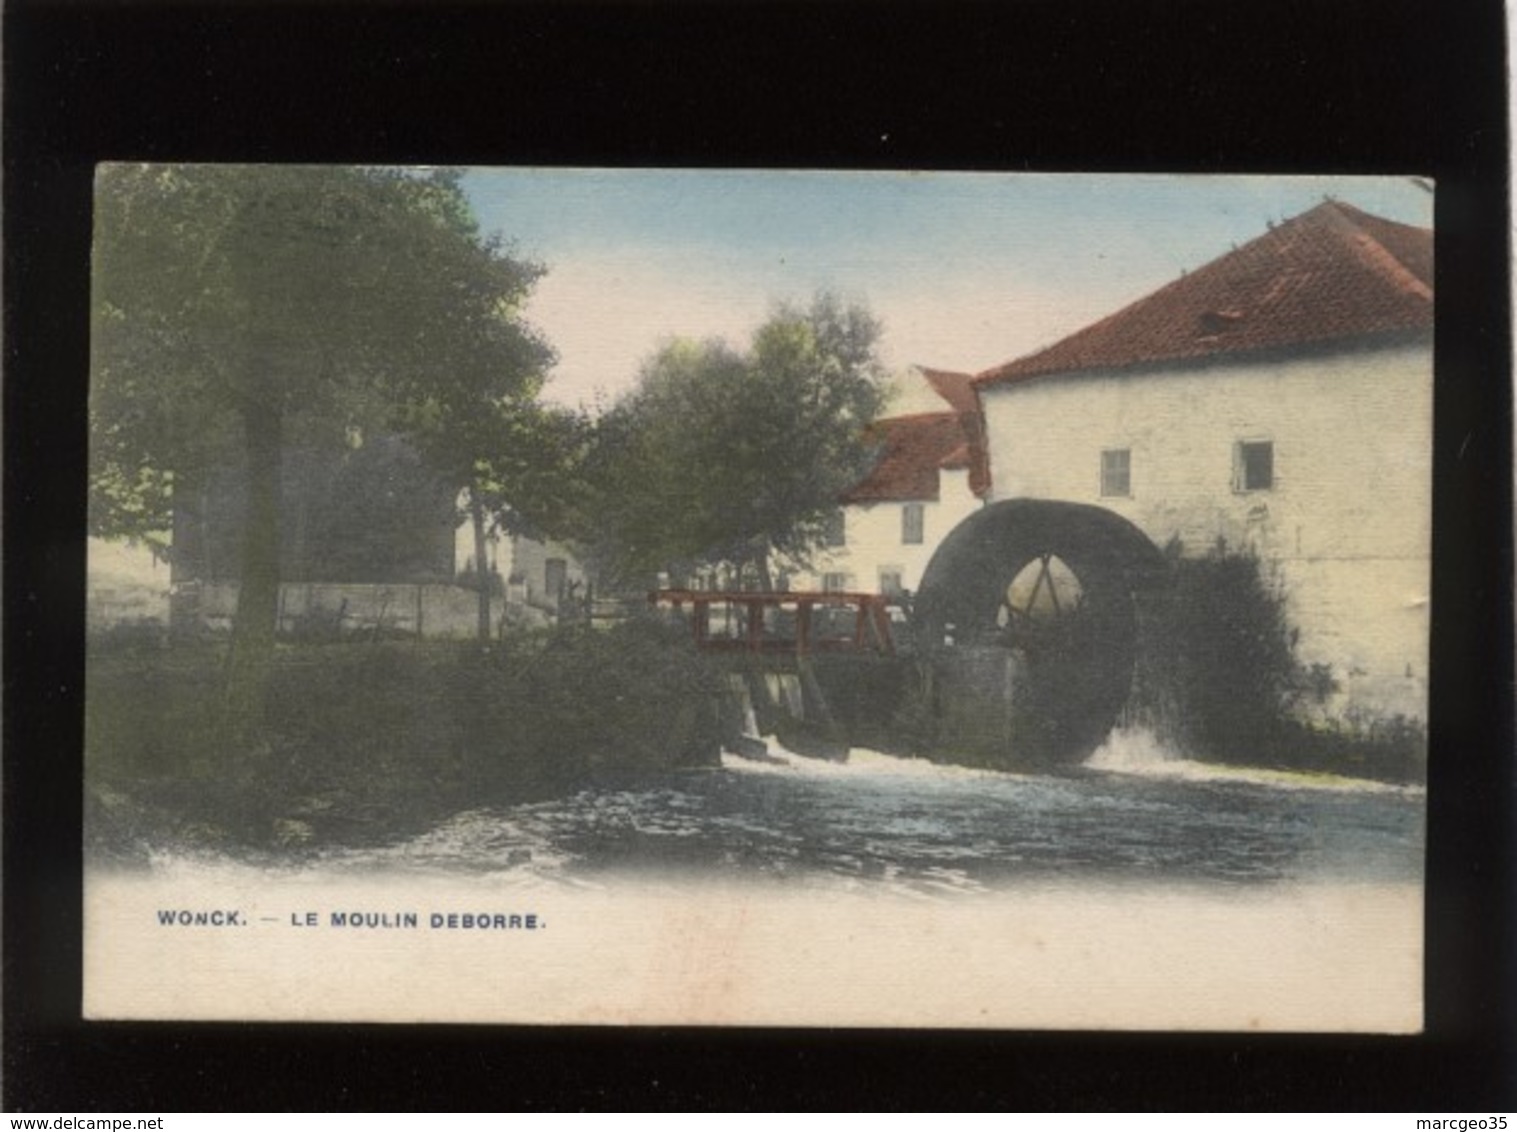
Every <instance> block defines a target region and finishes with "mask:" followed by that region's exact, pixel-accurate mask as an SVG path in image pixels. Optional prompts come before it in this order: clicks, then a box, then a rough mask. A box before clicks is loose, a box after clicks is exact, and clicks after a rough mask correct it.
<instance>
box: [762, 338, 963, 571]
mask: <svg viewBox="0 0 1517 1132" xmlns="http://www.w3.org/2000/svg"><path fill="white" fill-rule="evenodd" d="M912 378H913V382H912V384H915V385H916V386H917V389H916V390H912V389H910V388H909V387H908V389H907V401H908V405H909V406H910V407H915V406H916V405H919V404H923V403H926V404H927V405H929V406H932V405H933V402H936V406H935V407H932V408H931V411H928V412H913V413H909V414H905V415H901V416H894V417H887V418H884V419H882V420H880V421H877V422H876V423H875V426H874V436H875V439H876V440H877V441H878V443H879V445H880V453H879V457H878V459H877V461H876V463H875V466H874V468H873V469H872V470H871V471H870V473H869V475H867V476H866V477H865V478H864V479H863V480H862V481H861V482H860V483H858V484H856V485H855V486H854V487H853V488H852V489H851V490H849V491H848V492H847V493H846V494H845V495H844V496H843V498H842V500H841V502H842V504H843V505H842V506H841V507H840V508H839V509H838V513H837V515H836V516H835V518H834V524H833V529H832V531H831V532H830V539H829V543H830V545H829V546H828V547H827V549H826V550H825V551H823V552H821V553H819V554H818V555H817V556H816V559H815V561H814V562H813V563H812V569H811V570H810V571H807V572H804V573H801V574H792V575H791V576H790V579H789V580H790V584H791V587H792V588H794V589H826V590H852V591H867V592H873V593H886V594H890V593H900V592H901V591H903V590H904V591H908V592H913V593H914V592H915V591H916V589H917V588H918V586H919V585H920V583H921V580H922V571H923V570H925V569H926V567H927V563H928V560H929V559H931V558H932V554H933V551H935V550H936V549H937V546H938V543H939V542H941V541H942V539H943V536H944V535H946V534H947V533H948V532H949V531H951V530H952V529H953V528H954V527H955V526H956V525H958V523H959V522H960V521H961V520H962V519H963V518H964V517H965V516H966V515H968V514H970V513H971V512H972V511H974V510H976V509H977V508H978V507H980V505H981V503H982V497H983V495H984V493H985V490H986V487H987V484H986V483H985V478H984V468H985V465H984V456H983V451H982V448H981V445H980V443H979V436H980V423H979V411H978V406H977V405H976V402H975V397H974V390H973V389H972V388H971V386H970V381H971V379H970V377H969V375H968V374H960V373H949V372H946V371H943V370H933V369H926V368H923V367H914V371H913V374H912ZM945 405H946V406H947V408H946V409H945V408H944V407H943V406H945Z"/></svg>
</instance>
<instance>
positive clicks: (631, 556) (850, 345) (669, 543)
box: [586, 293, 884, 588]
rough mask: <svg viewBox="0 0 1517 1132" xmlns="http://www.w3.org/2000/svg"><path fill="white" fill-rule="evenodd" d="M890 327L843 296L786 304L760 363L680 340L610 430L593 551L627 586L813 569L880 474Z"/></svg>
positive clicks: (753, 347) (763, 340)
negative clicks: (852, 503)
mask: <svg viewBox="0 0 1517 1132" xmlns="http://www.w3.org/2000/svg"><path fill="white" fill-rule="evenodd" d="M879 336H880V324H879V322H878V321H877V320H876V319H875V318H874V317H873V316H872V315H870V313H869V312H868V311H867V310H866V309H865V308H864V307H862V306H859V305H856V304H847V303H844V302H843V301H841V300H840V299H838V298H837V297H836V296H834V295H831V294H825V293H824V294H820V295H818V296H817V297H816V298H815V299H813V301H812V302H811V304H810V305H809V306H807V307H805V308H799V307H796V306H794V305H789V304H787V305H782V306H780V307H779V308H778V309H777V310H776V311H775V312H774V314H773V315H772V316H771V317H770V318H769V319H768V321H766V322H765V323H764V324H763V325H762V326H761V327H759V329H758V330H757V331H756V332H755V333H754V335H753V338H752V341H751V344H750V347H749V349H748V351H747V352H746V353H739V352H737V351H735V350H733V349H731V348H730V347H729V346H727V345H726V344H725V343H722V342H715V341H712V342H691V341H688V340H674V341H671V342H668V343H666V344H665V345H664V346H663V347H662V348H661V349H660V350H659V351H658V352H657V353H656V354H654V355H653V357H652V358H650V359H649V360H648V362H646V363H645V365H644V367H643V370H642V373H641V375H640V377H639V380H638V385H637V387H636V388H635V390H634V391H633V392H632V393H631V394H630V395H629V396H627V397H626V398H624V399H623V400H622V401H621V402H619V403H618V404H616V405H615V406H613V408H612V409H611V410H610V411H609V412H608V413H607V414H606V415H605V416H604V417H603V418H602V420H601V421H600V422H599V424H598V427H597V440H596V445H595V449H594V451H593V453H592V454H591V456H590V458H589V461H588V466H587V470H586V476H587V478H588V480H589V482H590V483H591V484H592V485H594V492H595V500H596V502H595V503H594V504H593V505H592V506H591V507H590V509H589V514H590V516H591V524H590V525H591V528H592V529H591V530H590V531H589V532H588V533H589V538H588V539H587V541H588V542H589V543H590V544H591V549H590V551H589V553H590V554H591V555H592V556H596V557H599V558H600V559H601V560H602V561H603V562H604V563H605V567H606V568H609V569H610V570H611V571H612V572H613V573H615V574H616V575H618V576H619V577H620V578H621V579H623V580H624V581H629V580H631V579H634V578H644V577H646V576H648V575H650V574H652V573H655V572H657V571H659V570H666V569H672V570H678V569H679V568H680V567H681V566H687V565H692V564H697V563H707V564H711V563H726V564H729V565H732V566H735V567H737V568H738V569H740V570H741V569H748V570H751V571H753V572H754V573H755V574H756V575H757V577H758V579H759V581H760V584H761V585H762V586H764V588H771V586H772V582H771V579H770V571H769V563H770V560H771V557H772V556H774V555H776V554H777V555H779V556H782V557H784V558H787V559H791V560H795V561H798V562H805V561H807V559H808V558H809V556H810V554H811V553H812V552H813V551H814V550H815V549H816V548H817V547H818V546H819V545H821V543H822V541H823V538H824V535H825V531H826V526H827V521H828V519H829V517H830V516H831V515H832V513H833V512H834V511H835V509H836V508H837V505H838V498H839V496H840V495H841V494H842V493H843V492H844V491H845V490H846V489H847V488H848V487H850V486H851V485H852V484H854V483H856V482H857V481H858V480H859V478H861V477H862V475H863V474H864V473H865V472H866V471H867V470H868V467H869V464H870V461H871V459H872V456H873V453H872V451H871V449H870V446H869V444H868V442H867V440H866V435H865V430H866V427H867V426H868V424H869V423H870V422H871V421H872V420H873V419H874V417H875V415H876V414H877V413H878V412H879V410H880V409H881V407H882V406H883V403H884V391H883V374H884V371H883V367H882V366H881V365H880V363H879V360H878V358H877V356H876V347H877V344H878V341H879Z"/></svg>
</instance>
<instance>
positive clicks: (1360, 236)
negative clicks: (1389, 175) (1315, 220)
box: [1303, 199, 1433, 302]
mask: <svg viewBox="0 0 1517 1132" xmlns="http://www.w3.org/2000/svg"><path fill="white" fill-rule="evenodd" d="M1324 203H1325V204H1328V205H1331V206H1332V207H1333V211H1334V213H1335V214H1336V215H1337V216H1338V217H1340V218H1341V219H1342V222H1343V223H1345V224H1347V225H1348V226H1349V229H1350V230H1351V232H1352V233H1353V235H1354V236H1356V237H1357V239H1354V240H1351V241H1350V244H1351V245H1352V247H1353V249H1354V251H1355V252H1357V253H1359V255H1360V258H1361V259H1363V260H1364V261H1365V262H1366V263H1367V264H1368V265H1369V266H1370V267H1371V268H1372V269H1381V270H1385V271H1389V272H1390V274H1391V275H1392V276H1393V277H1394V279H1395V280H1396V282H1397V283H1398V284H1399V285H1400V287H1401V289H1402V290H1404V291H1409V292H1410V293H1412V294H1414V295H1416V296H1417V297H1418V298H1422V299H1427V300H1428V301H1430V302H1431V301H1432V298H1433V289H1432V288H1431V287H1429V286H1428V285H1427V284H1426V283H1424V282H1423V281H1422V280H1421V279H1419V278H1418V277H1417V275H1416V273H1415V272H1413V271H1412V269H1411V268H1409V267H1407V265H1406V264H1405V263H1403V262H1402V260H1401V257H1400V256H1398V255H1397V254H1396V253H1395V252H1394V251H1392V250H1391V249H1390V248H1388V247H1386V245H1385V242H1384V241H1383V240H1381V239H1380V237H1378V236H1377V235H1375V233H1374V232H1373V231H1371V230H1370V226H1369V225H1367V224H1365V221H1366V220H1372V221H1374V223H1375V224H1376V225H1379V224H1388V225H1394V226H1395V227H1397V228H1402V229H1405V230H1406V231H1407V232H1408V233H1412V232H1422V231H1425V230H1426V229H1420V228H1417V227H1416V226H1415V225H1412V224H1399V223H1397V222H1396V221H1394V220H1387V219H1386V218H1385V217H1383V216H1373V215H1372V214H1370V213H1368V212H1365V211H1363V210H1362V209H1358V208H1355V207H1354V206H1353V205H1351V204H1345V203H1344V202H1343V201H1340V200H1333V199H1329V200H1327V201H1325V202H1324ZM1312 211H1313V212H1315V211H1317V210H1316V209H1313V210H1312ZM1307 215H1310V213H1305V214H1303V217H1304V216H1307Z"/></svg>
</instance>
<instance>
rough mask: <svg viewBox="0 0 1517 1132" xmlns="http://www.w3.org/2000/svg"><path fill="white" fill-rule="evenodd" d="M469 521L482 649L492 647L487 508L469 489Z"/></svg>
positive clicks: (476, 493)
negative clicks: (486, 540)
mask: <svg viewBox="0 0 1517 1132" xmlns="http://www.w3.org/2000/svg"><path fill="white" fill-rule="evenodd" d="M469 519H470V521H471V522H472V523H473V524H474V577H475V580H476V581H477V582H478V583H479V643H480V646H481V647H482V648H488V647H489V645H490V639H491V632H490V581H491V579H490V571H489V564H488V562H487V561H486V559H487V557H488V556H487V554H486V547H485V508H484V504H483V503H481V502H480V499H479V493H478V492H477V491H475V490H474V489H473V488H470V489H469Z"/></svg>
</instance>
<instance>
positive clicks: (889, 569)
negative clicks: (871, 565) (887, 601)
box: [880, 566, 906, 597]
mask: <svg viewBox="0 0 1517 1132" xmlns="http://www.w3.org/2000/svg"><path fill="white" fill-rule="evenodd" d="M902 573H903V571H902V570H901V568H900V567H899V566H881V567H880V593H882V594H884V595H885V596H886V597H899V596H900V594H901V593H902V592H903V591H904V590H905V588H906V587H905V586H903V585H901V576H902Z"/></svg>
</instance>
